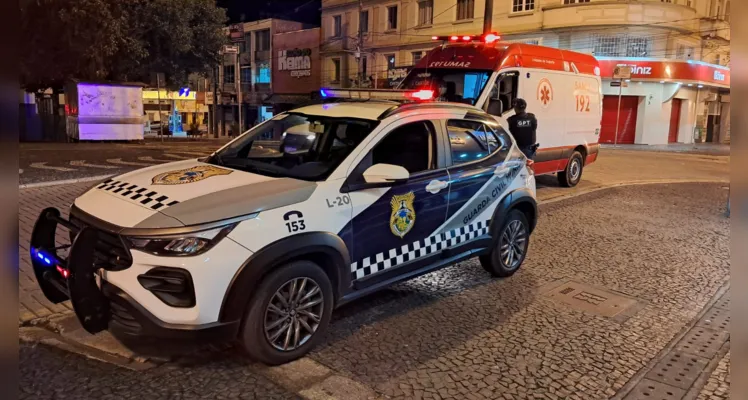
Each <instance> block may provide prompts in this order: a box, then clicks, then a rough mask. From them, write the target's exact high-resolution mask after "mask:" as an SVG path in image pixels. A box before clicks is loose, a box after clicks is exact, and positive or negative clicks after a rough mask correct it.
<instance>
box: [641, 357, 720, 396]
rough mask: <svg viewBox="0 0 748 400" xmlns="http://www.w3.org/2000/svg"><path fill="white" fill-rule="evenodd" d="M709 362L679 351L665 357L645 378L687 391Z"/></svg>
mask: <svg viewBox="0 0 748 400" xmlns="http://www.w3.org/2000/svg"><path fill="white" fill-rule="evenodd" d="M707 364H709V360H708V359H706V358H703V357H697V356H694V355H691V354H686V353H683V352H680V351H675V352H673V353H671V354H669V355H668V356H667V357H665V359H664V360H662V361H660V362H659V363H657V365H655V367H654V368H652V370H650V371H649V372H648V373H647V378H649V379H652V380H655V381H658V382H662V383H667V384H668V385H672V386H677V387H679V388H681V389H686V390H688V389H689V388H690V387H691V385H693V383H694V382H695V381H696V379H698V377H699V375H700V374H701V371H703V370H704V368H706V365H707Z"/></svg>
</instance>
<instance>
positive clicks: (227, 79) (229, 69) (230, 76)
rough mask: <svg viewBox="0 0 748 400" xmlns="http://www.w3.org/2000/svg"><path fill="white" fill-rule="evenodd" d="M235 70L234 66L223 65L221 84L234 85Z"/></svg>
mask: <svg viewBox="0 0 748 400" xmlns="http://www.w3.org/2000/svg"><path fill="white" fill-rule="evenodd" d="M235 71H236V70H235V69H234V65H233V64H232V65H224V66H223V83H235V82H236V75H235Z"/></svg>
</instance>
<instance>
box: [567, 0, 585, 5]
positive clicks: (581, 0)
mask: <svg viewBox="0 0 748 400" xmlns="http://www.w3.org/2000/svg"><path fill="white" fill-rule="evenodd" d="M589 2H590V0H564V4H578V3H589Z"/></svg>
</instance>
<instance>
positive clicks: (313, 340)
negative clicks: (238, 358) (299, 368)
mask: <svg viewBox="0 0 748 400" xmlns="http://www.w3.org/2000/svg"><path fill="white" fill-rule="evenodd" d="M294 284H295V285H296V286H295V289H296V290H297V291H296V293H299V294H297V295H296V296H295V299H293V298H292V297H293V296H294V295H293V294H292V290H294V286H293V285H294ZM302 285H303V287H302ZM315 287H316V289H314V288H315ZM298 289H301V290H298ZM315 290H316V294H310V293H311V292H314V291H315ZM305 296H309V298H307V299H305V298H304V297H305ZM281 297H282V299H281ZM283 300H285V301H286V303H287V304H288V307H283V306H282V304H283ZM299 300H302V301H299ZM318 300H319V301H320V302H319V303H317V304H314V305H312V306H307V307H306V308H303V309H302V308H301V307H302V306H304V305H308V304H312V303H315V302H317V301H318ZM333 301H334V299H333V292H332V284H331V283H330V279H329V278H328V276H327V274H326V273H325V271H323V270H322V268H320V267H319V266H318V265H317V264H315V263H313V262H311V261H295V262H292V263H289V264H286V265H284V266H282V267H280V268H278V269H276V270H275V271H273V272H271V273H270V274H269V275H267V276H266V277H265V278H264V279H263V280H262V282H261V283H260V285H259V286H258V287H257V291H256V292H255V294H254V296H252V299H251V301H250V303H249V306H248V307H247V313H246V315H245V318H244V321H243V324H242V329H241V332H240V334H239V341H240V343H241V345H242V347H243V348H244V350H245V351H246V353H247V354H248V355H249V357H250V358H252V359H254V360H256V361H259V362H262V363H265V364H267V365H279V364H284V363H287V362H290V361H293V360H295V359H297V358H300V357H302V356H304V355H305V354H306V353H308V352H309V351H310V350H311V349H312V348H314V346H315V345H316V344H317V342H319V340H320V338H321V337H323V336H324V335H325V332H326V331H327V326H328V325H329V323H330V316H331V314H332V309H333ZM295 303H296V304H295ZM271 304H272V306H271ZM310 314H311V315H310ZM312 315H314V316H317V319H314V318H313V317H312ZM289 325H290V328H288V326H289ZM309 329H312V331H311V334H309V333H310V331H309ZM266 331H267V334H266ZM279 332H280V333H279ZM278 335H279V336H278ZM284 346H287V348H286V349H284V348H283V347H284Z"/></svg>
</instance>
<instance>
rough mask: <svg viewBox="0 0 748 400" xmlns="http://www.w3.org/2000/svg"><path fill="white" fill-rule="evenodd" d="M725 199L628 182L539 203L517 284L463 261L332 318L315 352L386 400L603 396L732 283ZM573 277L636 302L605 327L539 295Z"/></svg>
mask: <svg viewBox="0 0 748 400" xmlns="http://www.w3.org/2000/svg"><path fill="white" fill-rule="evenodd" d="M726 196H727V193H726V191H725V190H723V189H721V188H720V186H719V185H713V184H712V185H704V184H699V185H693V184H690V185H687V184H681V185H657V186H635V187H625V188H620V189H613V190H610V191H605V192H597V193H595V194H591V195H587V196H583V197H581V198H576V199H572V200H569V201H564V202H560V203H552V204H549V205H547V206H543V207H541V212H542V215H543V217H542V218H541V219H540V221H539V224H538V227H537V230H536V232H535V233H534V235H533V237H532V240H531V243H530V251H529V255H528V258H527V259H526V261H525V265H524V267H523V269H522V270H521V271H519V272H518V273H517V274H516V275H514V276H513V277H511V278H509V279H503V280H495V279H491V278H490V277H489V276H488V275H487V274H486V273H485V272H484V271H483V270H482V268H481V267H480V265H479V264H478V263H477V261H476V260H470V261H468V262H464V263H461V265H460V266H458V267H452V268H448V269H445V270H442V271H439V272H436V273H433V274H429V275H426V276H424V277H421V278H419V279H416V280H413V281H410V282H407V283H404V284H400V285H398V286H395V287H393V288H392V289H389V290H386V291H383V292H380V293H379V294H376V295H373V296H371V297H369V298H367V299H365V300H362V301H359V302H356V303H354V304H352V305H350V306H347V307H344V308H343V309H341V310H339V311H338V312H337V313H336V314H335V320H334V321H333V324H332V326H331V330H330V332H329V334H328V337H327V338H326V339H325V341H324V343H325V345H323V347H321V348H319V349H318V350H317V351H316V352H314V353H313V355H312V356H311V357H312V358H313V359H314V360H316V361H318V362H320V363H322V364H324V365H326V366H328V367H330V368H332V369H333V370H336V371H341V373H343V374H345V375H347V376H349V377H350V378H351V379H354V380H356V381H360V382H363V383H365V384H367V385H369V386H370V387H372V388H374V389H375V390H377V391H378V392H380V393H383V394H385V395H387V396H391V397H393V398H415V399H421V398H432V399H458V398H459V399H463V398H466V399H495V398H500V397H501V396H503V397H504V398H507V399H511V398H516V399H522V398H529V397H532V396H535V397H536V398H548V399H557V398H570V399H595V400H598V399H603V398H609V397H611V396H613V395H615V394H616V393H617V391H618V390H620V389H621V388H622V387H623V385H624V384H626V383H627V381H629V380H630V379H631V378H632V377H633V376H634V374H635V373H637V371H639V370H641V369H642V368H643V367H645V365H647V364H648V363H649V362H650V360H652V358H653V357H654V356H655V355H656V354H657V353H658V352H659V351H660V350H661V349H663V348H664V347H665V346H666V345H667V344H668V342H670V341H671V339H672V338H673V337H674V336H675V335H676V334H677V333H678V332H679V331H680V330H681V329H682V328H683V327H684V326H685V325H686V324H687V323H688V322H689V321H691V320H692V319H694V317H696V315H697V314H698V313H699V311H701V310H702V309H703V308H704V306H705V305H706V304H707V302H708V301H709V300H710V299H711V298H712V297H713V296H714V295H715V293H716V292H717V291H718V289H719V288H720V287H722V286H723V285H724V284H726V282H727V281H728V280H729V266H730V261H729V248H728V245H729V223H728V221H727V220H726V219H725V218H724V216H723V214H722V213H723V211H724V201H725V198H726ZM569 281H574V282H578V283H581V284H586V285H591V286H592V287H594V288H598V289H602V290H605V291H608V292H609V296H612V295H613V294H615V293H619V294H623V295H625V296H627V297H629V298H632V299H634V300H635V301H636V304H635V305H633V306H631V307H630V308H629V309H628V310H626V311H624V312H623V313H621V315H617V316H616V317H615V318H606V317H603V316H600V315H595V313H592V312H589V307H588V308H587V311H580V310H579V309H577V308H575V307H573V306H569V305H565V304H563V303H559V302H556V301H552V300H551V299H550V298H549V297H548V296H546V295H545V293H547V292H548V291H549V290H551V288H552V287H554V286H555V285H558V284H559V283H565V282H569ZM562 292H563V291H562ZM610 292H614V293H610ZM590 297H591V298H594V296H590ZM592 302H593V303H594V302H595V301H594V300H593V301H592Z"/></svg>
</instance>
